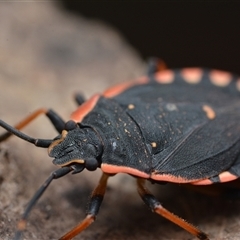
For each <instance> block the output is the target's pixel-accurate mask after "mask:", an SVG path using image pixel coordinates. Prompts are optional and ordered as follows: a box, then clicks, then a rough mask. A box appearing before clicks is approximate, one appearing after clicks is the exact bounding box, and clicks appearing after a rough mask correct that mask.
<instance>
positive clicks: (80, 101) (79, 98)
mask: <svg viewBox="0 0 240 240" xmlns="http://www.w3.org/2000/svg"><path fill="white" fill-rule="evenodd" d="M74 100H75V101H76V103H77V104H78V105H79V106H80V105H82V104H83V103H84V102H85V98H84V96H83V95H82V94H81V93H76V94H75V95H74Z"/></svg>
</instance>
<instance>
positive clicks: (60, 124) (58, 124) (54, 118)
mask: <svg viewBox="0 0 240 240" xmlns="http://www.w3.org/2000/svg"><path fill="white" fill-rule="evenodd" d="M42 114H45V115H46V116H47V117H48V118H49V120H50V121H51V122H52V124H53V125H54V127H55V129H56V130H57V131H58V132H59V133H61V132H62V130H63V129H64V126H65V122H64V121H63V120H62V119H61V117H60V116H59V115H58V114H57V113H55V112H54V111H53V110H49V109H45V108H41V109H38V110H36V111H34V112H33V113H31V114H30V115H29V116H27V117H26V118H24V119H23V120H22V121H21V122H19V123H18V124H17V125H15V126H14V128H15V129H18V130H20V129H22V128H24V127H25V126H26V125H28V124H29V123H30V122H32V121H33V120H34V119H36V118H37V117H39V116H40V115H42ZM11 135H12V133H11V132H6V133H4V134H2V135H0V142H2V141H4V140H6V139H7V138H9V137H10V136H11Z"/></svg>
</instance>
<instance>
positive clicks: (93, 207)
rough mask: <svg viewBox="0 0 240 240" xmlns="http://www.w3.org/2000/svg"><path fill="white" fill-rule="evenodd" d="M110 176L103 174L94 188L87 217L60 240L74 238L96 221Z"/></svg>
mask: <svg viewBox="0 0 240 240" xmlns="http://www.w3.org/2000/svg"><path fill="white" fill-rule="evenodd" d="M108 178H109V175H108V174H106V173H103V174H102V176H101V178H100V181H99V183H98V186H97V187H96V188H95V189H94V191H93V193H92V195H91V198H90V201H89V205H88V210H87V215H86V217H85V218H84V220H83V221H82V222H80V223H79V224H78V225H77V226H76V227H74V228H73V229H72V230H70V231H69V232H68V233H66V234H65V235H64V236H62V237H61V238H60V240H70V239H72V238H73V237H75V236H77V235H78V234H79V233H80V232H82V231H83V230H84V229H86V228H87V227H88V226H89V225H90V224H91V223H93V222H94V220H95V218H96V216H97V214H98V211H99V208H100V206H101V203H102V200H103V197H104V194H105V191H106V187H107V180H108Z"/></svg>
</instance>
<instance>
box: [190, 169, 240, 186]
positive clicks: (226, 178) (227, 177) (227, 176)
mask: <svg viewBox="0 0 240 240" xmlns="http://www.w3.org/2000/svg"><path fill="white" fill-rule="evenodd" d="M219 178H220V182H221V183H223V182H230V181H233V180H235V179H237V178H238V177H237V176H235V175H233V174H231V173H230V172H227V171H225V172H222V173H220V174H219ZM191 184H193V185H210V184H213V182H212V181H210V180H209V179H204V180H199V181H196V182H193V183H191Z"/></svg>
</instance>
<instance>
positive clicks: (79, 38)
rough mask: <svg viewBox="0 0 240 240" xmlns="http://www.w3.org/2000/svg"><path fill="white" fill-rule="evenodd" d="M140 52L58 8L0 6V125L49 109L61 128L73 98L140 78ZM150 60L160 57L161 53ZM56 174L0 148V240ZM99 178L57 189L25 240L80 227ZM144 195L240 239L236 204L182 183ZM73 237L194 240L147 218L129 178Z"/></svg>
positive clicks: (216, 235) (20, 148)
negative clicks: (60, 119)
mask: <svg viewBox="0 0 240 240" xmlns="http://www.w3.org/2000/svg"><path fill="white" fill-rule="evenodd" d="M85 15H86V14H85ZM146 31H147V29H146ZM143 32H144V30H143ZM146 35H147V33H146ZM149 36H150V35H149ZM151 38H152V36H151ZM151 38H150V37H149V39H151ZM139 40H141V37H140V38H139ZM140 42H143V41H140ZM148 44H149V43H148ZM230 47H231V46H230ZM159 48H161V49H163V48H165V47H164V45H163V47H161V44H160V45H159ZM226 48H227V46H226ZM166 49H167V48H166ZM172 51H173V50H172ZM172 51H170V53H169V58H168V57H166V60H167V61H168V59H170V61H169V62H170V63H169V65H170V66H175V65H177V63H178V62H173V61H172V60H171V59H175V58H174V57H173V56H174V55H176V56H178V57H179V55H181V56H182V55H183V53H178V52H176V53H173V52H172ZM236 51H238V50H236ZM140 52H141V51H140V50H139V51H137V50H136V49H134V48H133V47H131V45H130V44H128V43H127V41H126V40H125V39H124V38H123V36H122V35H121V34H120V33H119V32H118V31H117V30H116V29H114V28H113V27H110V25H108V24H105V23H103V22H101V21H98V20H94V19H92V18H90V17H89V18H86V17H83V16H78V17H77V16H74V15H72V14H71V13H70V12H65V11H64V10H63V8H60V5H59V4H58V5H56V4H55V3H47V2H38V3H34V2H31V3H30V2H28V3H23V2H22V3H9V2H8V3H3V2H1V3H0V86H1V87H0V118H1V119H3V120H5V121H7V122H8V123H10V124H15V123H16V122H18V121H19V120H20V119H22V118H23V117H24V116H25V115H26V114H29V113H31V112H32V111H34V110H35V109H37V108H39V107H47V108H53V109H55V111H57V112H58V113H59V114H60V115H61V116H63V117H64V118H65V119H66V120H67V119H68V116H69V114H70V113H71V111H73V110H74V109H75V104H74V103H73V101H72V93H74V92H76V91H82V92H84V93H85V95H86V96H87V97H89V96H91V95H92V94H93V93H95V92H101V91H102V90H104V89H106V88H107V87H108V86H110V85H112V84H115V83H117V82H122V81H123V80H127V79H130V78H134V77H136V76H139V75H141V74H143V73H144V72H145V66H146V65H145V63H144V62H143V60H142V58H141V55H144V54H143V52H141V53H140ZM151 54H152V53H151V52H150V54H149V55H151ZM153 55H158V56H161V57H163V58H164V59H165V54H163V56H162V55H161V54H159V52H157V53H156V54H153ZM233 55H234V54H233ZM238 56H239V55H238ZM176 59H179V58H177V57H176ZM183 59H185V57H183ZM207 59H208V58H206V64H204V63H202V64H195V63H197V61H196V62H194V61H193V63H192V64H189V65H193V64H194V65H205V66H206V65H207V64H208V61H207ZM216 59H218V61H219V58H218V57H216ZM221 62H222V63H224V62H225V63H226V62H228V60H227V61H226V60H225V59H222V61H221ZM209 65H210V66H209V67H213V66H214V64H211V63H210V64H209ZM180 66H181V64H179V67H180ZM226 66H227V65H226ZM235 66H236V65H234V66H233V68H235ZM216 67H217V68H221V65H219V66H216ZM223 68H224V67H223ZM233 68H232V69H231V68H230V69H229V70H234V69H233ZM235 71H237V69H235ZM1 132H3V131H1ZM24 132H26V133H28V134H29V135H31V136H36V137H39V138H53V137H55V135H56V133H55V131H54V130H53V129H52V127H51V125H50V124H49V122H48V120H46V119H45V118H44V117H40V118H39V119H38V120H36V122H34V123H32V124H31V126H29V127H27V128H25V129H24ZM54 169H56V167H55V166H53V164H52V163H51V159H50V158H49V157H48V156H47V152H46V150H45V149H39V148H35V147H34V146H32V145H30V144H28V143H25V142H23V141H21V140H19V139H17V138H14V137H13V138H11V139H10V140H9V141H7V142H4V143H2V144H1V148H0V239H4V240H6V239H11V238H12V236H13V233H14V229H15V226H16V221H17V220H18V219H19V217H20V215H21V213H22V211H23V209H24V208H25V206H26V203H27V202H28V200H29V199H30V198H31V196H32V195H33V193H34V192H35V191H36V189H37V188H38V187H39V186H40V185H41V183H42V182H43V181H44V180H45V179H46V178H47V177H48V175H49V174H50V172H51V171H53V170H54ZM99 175H100V171H97V172H93V173H92V172H83V173H81V174H78V175H74V176H71V175H70V176H66V177H64V178H63V179H59V180H56V181H54V182H53V183H52V184H51V186H50V187H49V189H48V190H47V191H46V193H45V194H44V196H43V197H42V198H41V200H40V201H39V202H38V204H37V205H36V207H35V209H34V210H33V211H32V213H31V215H30V219H29V224H28V227H27V230H26V231H25V233H24V239H57V238H58V237H60V236H61V235H62V234H63V233H65V232H66V231H68V230H69V229H70V228H72V227H73V226H74V225H75V224H77V223H78V222H79V221H80V220H81V219H83V218H84V214H85V209H86V207H85V206H86V203H87V201H88V196H89V194H90V193H91V190H92V189H93V188H94V187H95V186H96V184H97V181H98V177H99ZM150 188H152V190H153V192H155V194H156V195H157V196H158V198H159V199H160V201H161V202H162V203H163V204H164V206H165V207H167V208H168V209H169V210H172V211H173V212H175V213H176V214H178V215H180V216H182V217H184V218H186V219H187V220H188V221H190V222H193V223H194V224H196V225H198V226H199V227H200V228H201V229H202V230H204V231H206V232H207V233H209V235H210V237H211V239H239V237H240V233H239V232H238V229H239V226H240V222H239V208H240V205H239V203H238V202H230V201H227V200H223V199H218V198H212V197H209V196H202V195H200V194H197V193H193V192H191V191H187V190H186V189H183V188H182V187H181V186H178V185H177V186H169V185H167V186H150ZM76 239H99V240H100V239H150V240H151V239H194V238H193V237H191V236H190V235H189V234H188V233H186V232H185V231H183V230H182V229H180V228H178V227H177V226H174V225H173V224H172V223H169V222H168V221H167V220H165V219H163V218H161V217H159V216H156V215H154V214H152V213H151V212H150V211H149V210H148V209H147V208H146V207H145V206H144V204H143V203H142V201H141V199H140V198H139V197H138V195H137V193H136V189H135V182H134V179H133V178H131V177H129V176H125V175H119V176H116V177H114V178H112V179H110V181H109V187H108V190H107V194H106V197H105V199H104V202H103V204H102V208H101V210H100V213H99V215H98V219H97V221H96V222H95V223H94V224H93V225H92V226H91V227H90V228H89V229H88V230H86V231H85V232H83V233H82V234H81V235H79V236H78V237H77V238H76Z"/></svg>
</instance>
